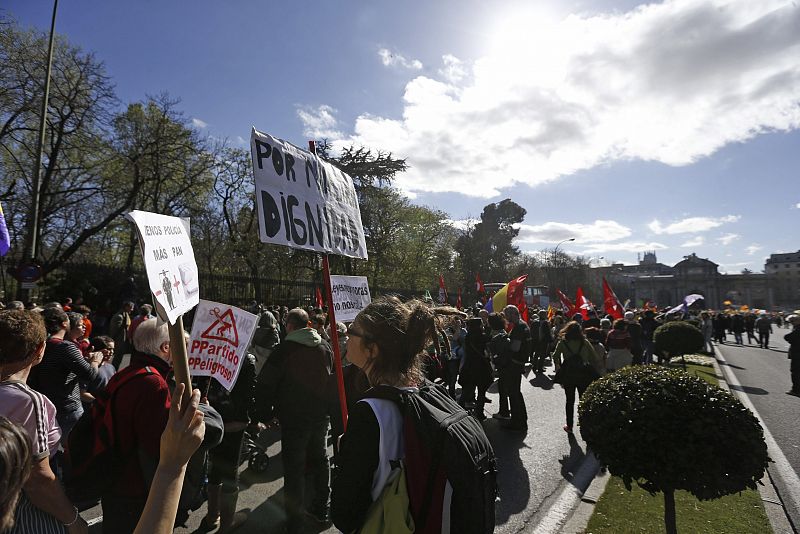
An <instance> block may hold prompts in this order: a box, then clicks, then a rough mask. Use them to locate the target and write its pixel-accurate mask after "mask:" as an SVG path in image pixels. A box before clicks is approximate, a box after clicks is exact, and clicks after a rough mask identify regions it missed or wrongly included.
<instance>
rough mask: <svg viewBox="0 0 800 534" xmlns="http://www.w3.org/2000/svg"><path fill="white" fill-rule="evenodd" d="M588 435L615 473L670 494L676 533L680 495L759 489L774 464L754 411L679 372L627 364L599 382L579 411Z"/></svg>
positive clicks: (670, 523)
mask: <svg viewBox="0 0 800 534" xmlns="http://www.w3.org/2000/svg"><path fill="white" fill-rule="evenodd" d="M578 422H579V425H580V428H581V435H582V436H583V438H584V440H586V444H587V445H588V447H589V448H590V449H591V450H592V451H593V452H594V453H595V454H596V455H597V456H598V458H599V459H600V461H602V462H603V463H604V464H605V465H607V466H608V470H609V471H610V472H611V474H612V475H615V476H618V477H620V478H621V479H622V481H623V482H624V484H625V487H626V488H628V490H630V489H631V484H632V483H634V482H635V483H636V484H637V485H639V486H640V487H641V488H643V489H644V490H646V491H648V492H650V494H651V495H655V494H656V493H657V492H659V491H660V492H662V493H663V494H664V524H665V526H666V531H667V533H668V534H675V533H676V532H677V527H676V524H675V490H685V491H688V492H689V493H691V494H692V495H694V496H695V497H697V498H698V499H700V500H709V499H716V498H719V497H722V496H723V495H729V494H732V493H738V492H740V491H742V490H744V489H746V488H751V489H755V488H756V482H757V481H758V480H760V479H761V477H763V476H764V470H765V469H766V467H767V462H769V461H770V460H769V457H768V456H767V445H766V443H765V441H764V433H763V429H762V428H761V425H760V424H759V422H758V420H757V419H756V418H755V416H754V415H753V413H752V412H750V410H748V409H747V408H745V407H744V406H743V405H742V403H741V402H739V400H738V399H736V398H735V397H734V396H733V395H731V394H730V393H728V392H726V391H723V390H722V389H720V388H718V387H716V386H712V385H710V384H708V383H707V382H705V381H704V380H702V379H700V378H697V377H695V376H693V375H690V374H688V373H686V372H684V371H681V370H679V369H667V368H664V367H659V366H653V365H647V366H636V367H626V368H624V369H621V370H618V371H616V372H614V373H611V374H609V375H607V376H605V377H603V378H601V379H600V380H597V381H595V382H594V383H593V384H592V385H591V386H589V388H588V389H587V390H586V392H585V393H584V394H583V396H582V398H581V402H580V405H579V407H578Z"/></svg>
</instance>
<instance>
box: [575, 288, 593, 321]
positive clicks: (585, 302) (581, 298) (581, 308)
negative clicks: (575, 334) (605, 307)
mask: <svg viewBox="0 0 800 534" xmlns="http://www.w3.org/2000/svg"><path fill="white" fill-rule="evenodd" d="M592 309H594V304H592V301H590V300H589V299H587V298H586V296H585V295H584V294H583V288H582V287H581V286H578V292H577V293H576V294H575V313H580V314H581V315H582V316H583V320H584V321H586V320H588V319H589V310H592Z"/></svg>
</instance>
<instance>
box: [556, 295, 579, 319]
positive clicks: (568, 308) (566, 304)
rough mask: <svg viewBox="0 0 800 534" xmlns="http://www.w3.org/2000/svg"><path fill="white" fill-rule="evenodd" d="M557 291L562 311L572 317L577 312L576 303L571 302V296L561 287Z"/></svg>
mask: <svg viewBox="0 0 800 534" xmlns="http://www.w3.org/2000/svg"><path fill="white" fill-rule="evenodd" d="M556 293H557V294H558V300H560V301H561V311H563V312H564V315H566V316H567V317H568V318H569V317H572V316H573V315H574V314H575V305H574V304H573V303H572V302H570V300H569V298H568V297H567V296H566V295H565V294H564V293H562V292H561V290H560V289H556Z"/></svg>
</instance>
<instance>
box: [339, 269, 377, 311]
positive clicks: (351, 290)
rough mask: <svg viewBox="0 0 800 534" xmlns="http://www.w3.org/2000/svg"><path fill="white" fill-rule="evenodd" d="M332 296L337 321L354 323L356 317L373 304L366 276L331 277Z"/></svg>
mask: <svg viewBox="0 0 800 534" xmlns="http://www.w3.org/2000/svg"><path fill="white" fill-rule="evenodd" d="M331 294H332V295H333V310H334V312H335V315H336V320H337V321H345V322H350V321H354V320H355V318H356V315H358V313H359V312H360V311H361V310H363V309H364V308H366V307H367V304H369V303H370V302H372V297H370V294H369V286H368V285H367V277H366V276H339V275H335V274H334V275H331Z"/></svg>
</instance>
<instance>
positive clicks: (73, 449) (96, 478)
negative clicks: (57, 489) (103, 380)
mask: <svg viewBox="0 0 800 534" xmlns="http://www.w3.org/2000/svg"><path fill="white" fill-rule="evenodd" d="M155 373H156V370H155V369H153V368H152V367H149V366H148V367H141V368H139V369H136V370H130V371H121V372H120V373H117V374H116V375H114V376H113V377H112V378H111V380H110V381H109V382H108V385H107V386H106V389H105V390H104V391H100V392H98V393H96V394H95V401H94V402H93V403H92V406H91V407H90V408H89V409H87V410H86V411H84V412H83V415H82V416H81V417H80V419H78V422H77V423H75V426H74V427H73V429H72V431H70V433H69V436H68V437H67V446H66V461H67V468H66V469H65V473H64V486H65V489H66V493H67V496H68V497H69V498H70V500H71V501H72V502H74V503H76V505H77V506H78V507H79V508H83V507H90V506H92V505H94V504H95V503H97V502H98V501H99V500H100V497H101V496H102V494H103V493H104V492H105V491H106V490H107V489H109V488H110V487H111V484H112V483H113V482H114V478H113V476H112V474H113V473H114V472H115V470H114V467H115V465H116V462H117V461H119V459H117V458H115V443H114V435H115V432H114V420H113V418H112V410H111V409H110V403H111V399H113V398H114V395H115V394H116V393H117V392H118V391H119V390H120V388H122V387H123V386H125V385H126V384H128V383H130V382H131V381H132V380H134V379H135V378H137V377H140V376H147V375H152V374H155Z"/></svg>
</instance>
